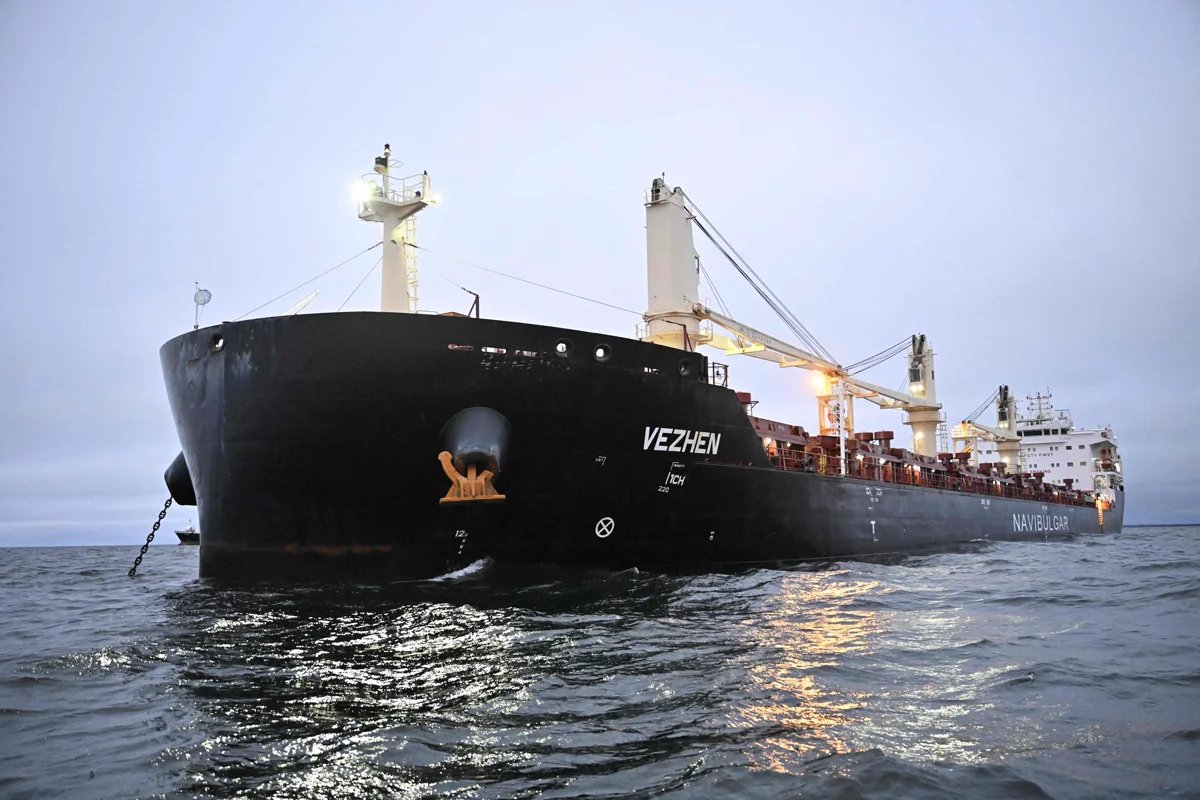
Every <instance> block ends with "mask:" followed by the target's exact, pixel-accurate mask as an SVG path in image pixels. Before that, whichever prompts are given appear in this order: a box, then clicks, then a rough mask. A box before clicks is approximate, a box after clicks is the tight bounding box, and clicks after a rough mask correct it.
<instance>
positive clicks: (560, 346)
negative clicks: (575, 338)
mask: <svg viewBox="0 0 1200 800" xmlns="http://www.w3.org/2000/svg"><path fill="white" fill-rule="evenodd" d="M574 349H575V346H574V345H572V344H571V340H570V339H559V340H558V341H557V342H555V343H554V354H555V355H556V356H558V357H559V358H566V357H567V356H569V355H571V351H572V350H574Z"/></svg>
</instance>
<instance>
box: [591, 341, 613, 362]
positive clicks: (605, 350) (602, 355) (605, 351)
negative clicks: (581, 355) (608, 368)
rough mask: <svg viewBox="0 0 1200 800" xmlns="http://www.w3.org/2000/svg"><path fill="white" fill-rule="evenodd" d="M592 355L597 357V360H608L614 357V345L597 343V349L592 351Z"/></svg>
mask: <svg viewBox="0 0 1200 800" xmlns="http://www.w3.org/2000/svg"><path fill="white" fill-rule="evenodd" d="M592 355H594V356H595V357H596V360H597V361H601V362H603V361H608V359H609V358H611V357H612V347H610V346H609V345H607V344H598V345H596V349H595V350H594V351H592Z"/></svg>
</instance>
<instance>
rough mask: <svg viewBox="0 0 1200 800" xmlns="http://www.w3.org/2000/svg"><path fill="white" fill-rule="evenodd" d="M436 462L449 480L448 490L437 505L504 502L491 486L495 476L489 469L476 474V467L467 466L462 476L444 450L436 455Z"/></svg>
mask: <svg viewBox="0 0 1200 800" xmlns="http://www.w3.org/2000/svg"><path fill="white" fill-rule="evenodd" d="M438 461H439V462H441V465H442V471H443V472H445V473H446V477H447V478H449V479H450V490H449V491H448V492H446V496H445V497H443V498H442V499H440V500H438V503H480V502H484V503H486V502H499V501H502V500H504V495H502V494H500V493H499V492H497V491H496V487H495V486H493V485H492V478H494V477H496V476H495V475H494V474H493V473H492V471H491V470H490V469H485V470H484V471H483V472H478V473H477V472H476V469H477V468H476V466H475V465H474V464H469V465H468V466H467V474H466V475H463V474H461V473H460V472H459V471H458V470H457V469H455V468H454V457H453V456H451V455H450V453H448V452H447V451H445V450H443V451H442V452H440V453H438Z"/></svg>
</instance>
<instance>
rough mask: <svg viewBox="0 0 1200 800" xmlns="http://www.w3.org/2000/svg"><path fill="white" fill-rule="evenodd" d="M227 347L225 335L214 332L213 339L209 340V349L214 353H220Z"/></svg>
mask: <svg viewBox="0 0 1200 800" xmlns="http://www.w3.org/2000/svg"><path fill="white" fill-rule="evenodd" d="M224 348H225V337H224V336H222V335H221V334H219V333H214V334H213V337H212V339H210V340H209V342H208V349H209V350H212V351H213V352H214V353H219V352H221V350H223V349H224Z"/></svg>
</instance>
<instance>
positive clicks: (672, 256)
mask: <svg viewBox="0 0 1200 800" xmlns="http://www.w3.org/2000/svg"><path fill="white" fill-rule="evenodd" d="M646 278H647V298H648V299H647V310H646V313H645V314H644V315H643V319H645V320H646V335H645V336H643V337H642V341H645V342H656V343H658V344H664V345H667V346H669V347H677V348H679V349H680V350H695V349H696V345H697V344H698V343H699V342H698V338H699V335H700V318H699V317H698V316H697V315H696V310H695V306H696V303H697V302H699V298H700V268H699V266H698V257H697V255H696V248H695V245H694V244H693V242H692V214H691V212H690V211H689V210H688V208H687V197H686V195H684V193H683V190H682V189H680V188H678V187H676V188H674V189H672V188H670V187H668V186H667V184H666V181H664V180H663V179H662V178H655V179H654V181H653V182H652V183H651V185H650V191H649V193H648V195H647V202H646Z"/></svg>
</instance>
